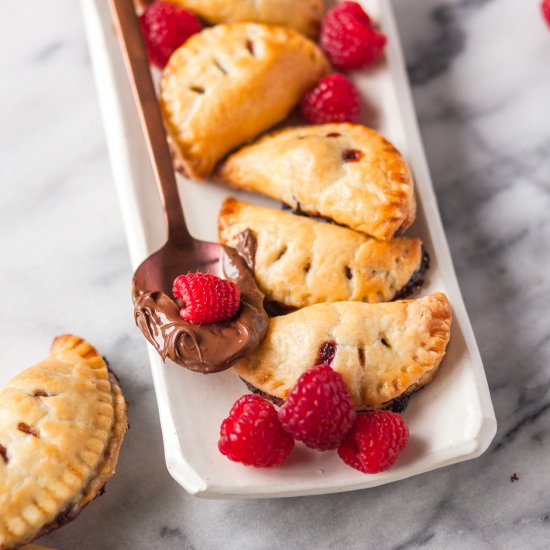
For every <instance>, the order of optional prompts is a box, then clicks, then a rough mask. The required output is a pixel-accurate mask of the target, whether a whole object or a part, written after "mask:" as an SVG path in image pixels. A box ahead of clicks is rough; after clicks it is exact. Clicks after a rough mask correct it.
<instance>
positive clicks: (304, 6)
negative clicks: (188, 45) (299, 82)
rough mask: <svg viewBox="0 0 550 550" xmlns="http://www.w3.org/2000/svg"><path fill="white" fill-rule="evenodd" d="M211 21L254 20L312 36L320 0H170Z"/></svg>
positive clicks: (320, 14)
mask: <svg viewBox="0 0 550 550" xmlns="http://www.w3.org/2000/svg"><path fill="white" fill-rule="evenodd" d="M170 1H171V2H173V3H174V4H179V5H180V6H182V7H183V8H186V9H188V10H191V11H193V12H195V13H196V14H198V15H200V16H201V17H202V18H203V19H206V20H207V21H209V22H210V23H233V22H237V21H253V22H256V23H268V24H271V25H281V26H282V27H288V28H289V29H294V30H295V31H298V32H301V33H302V34H305V35H307V36H309V37H311V38H316V37H317V35H318V33H319V26H320V22H321V18H322V17H323V0H298V1H296V0H170Z"/></svg>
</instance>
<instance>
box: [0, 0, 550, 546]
mask: <svg viewBox="0 0 550 550" xmlns="http://www.w3.org/2000/svg"><path fill="white" fill-rule="evenodd" d="M394 6H395V9H396V15H397V19H398V23H399V27H400V30H401V33H402V39H403V42H404V47H405V53H406V57H407V61H408V64H409V69H410V76H411V80H412V83H413V85H414V88H413V91H414V97H415V103H416V106H417V109H418V116H419V119H420V124H421V129H422V134H423V138H424V141H425V145H426V150H427V155H428V159H429V162H430V165H431V169H432V174H433V177H434V182H435V187H436V192H437V195H438V199H439V203H440V208H441V211H442V215H443V221H444V224H445V228H446V231H447V235H448V238H449V242H450V246H451V249H452V252H453V256H454V260H455V265H456V268H457V272H458V277H459V280H460V283H461V286H462V289H463V293H464V298H465V301H466V305H467V307H468V309H469V312H470V316H471V320H472V323H473V326H474V330H475V332H476V335H477V338H478V343H479V346H480V349H481V353H482V356H483V359H484V363H485V367H486V371H487V376H488V379H489V384H490V386H491V390H492V394H493V401H494V405H495V410H496V414H497V419H498V422H499V430H498V434H497V437H496V439H495V441H494V443H493V444H492V446H491V447H490V449H489V451H488V452H487V453H486V454H485V455H484V456H482V457H481V458H479V459H477V460H475V461H470V462H467V463H463V464H459V465H455V466H451V467H448V468H445V469H442V470H439V471H435V472H432V473H429V474H425V475H422V476H418V477H416V478H412V479H408V480H405V481H403V482H399V483H395V484H392V485H388V486H383V487H380V488H376V489H370V490H367V491H360V492H355V493H348V494H341V495H331V496H322V497H309V498H299V499H287V500H271V501H246V502H235V501H231V502H224V501H205V500H198V499H195V498H193V497H189V496H187V495H186V494H185V493H184V492H183V490H182V489H181V488H180V487H179V486H178V485H177V484H176V483H175V482H174V481H172V479H171V478H170V476H169V475H168V473H167V472H166V469H165V466H164V458H163V453H162V448H161V440H160V434H159V424H158V415H157V411H156V404H155V399H154V394H153V388H152V382H151V376H150V372H149V366H148V363H147V357H146V354H145V345H144V342H143V339H142V338H141V336H140V334H139V333H138V332H137V329H135V327H134V326H133V321H132V315H131V306H130V301H129V280H130V276H131V272H130V266H129V260H128V255H127V250H126V242H125V238H124V234H123V229H122V223H121V219H120V214H119V209H118V204H117V201H116V197H115V192H114V187H113V182H112V177H111V172H110V166H109V160H108V158H107V151H106V148H105V141H104V136H103V129H102V127H101V122H100V116H99V111H98V105H97V100H96V95H95V89H94V83H93V80H92V75H91V69H90V63H89V59H88V53H87V47H86V42H85V38H84V35H83V28H82V22H81V14H80V11H79V6H78V3H76V2H74V0H72V1H71V0H56V2H49V3H43V2H19V3H13V2H9V3H8V2H7V1H4V0H0V7H2V8H4V9H3V13H4V14H7V13H9V17H2V18H0V36H2V45H3V47H2V49H1V50H0V68H1V69H2V71H1V74H2V85H1V86H0V99H1V101H0V120H1V125H0V181H1V185H0V254H1V258H2V260H1V263H0V266H1V269H0V285H1V287H2V289H3V291H2V297H3V300H2V310H3V315H2V316H1V317H0V319H1V320H0V341H1V343H2V347H1V352H0V357H1V360H2V362H3V364H13V363H17V364H18V365H20V366H21V368H23V367H25V366H27V365H29V364H31V363H33V362H34V361H36V360H38V359H40V358H41V357H42V356H43V355H45V353H46V351H47V349H48V346H49V343H50V340H51V338H52V336H53V335H55V334H58V333H60V332H63V331H72V332H75V333H77V334H82V335H83V336H85V337H87V338H88V339H89V340H90V341H92V342H93V343H94V344H96V345H97V346H98V348H99V349H100V350H101V352H102V353H103V354H105V355H106V356H107V357H108V358H109V360H110V362H111V364H112V365H113V367H114V368H115V369H116V371H117V372H118V374H119V375H120V377H121V379H122V383H123V385H124V388H125V390H126V394H127V396H128V399H129V402H130V423H131V426H132V428H131V430H130V432H129V434H128V436H127V439H126V442H125V445H124V447H123V450H122V454H121V460H120V463H119V471H118V473H117V475H116V476H115V477H114V478H113V480H112V481H111V482H109V484H108V487H107V492H106V494H105V495H104V496H103V497H101V498H100V499H98V500H97V501H95V502H94V503H92V504H91V505H90V506H89V508H88V509H86V510H85V511H84V512H83V513H82V515H81V516H80V517H79V518H78V519H77V520H76V521H74V522H73V523H72V524H69V525H67V526H66V527H64V528H63V529H61V530H59V531H58V532H56V533H53V534H51V535H49V536H47V537H44V539H43V542H44V544H49V545H50V546H55V547H56V548H58V549H60V550H74V549H81V550H97V549H102V550H110V549H113V550H125V549H132V550H134V549H135V550H137V549H142V548H143V549H150V548H162V549H176V548H177V549H189V550H190V549H195V550H197V549H201V550H202V549H210V548H219V547H223V548H227V549H228V550H230V549H239V550H242V549H249V548H251V549H256V548H266V549H271V548H273V549H275V548H281V547H283V546H285V547H289V548H338V549H339V548H348V549H365V548H377V549H380V548H383V549H386V548H388V549H390V548H391V549H397V548H399V549H405V548H407V549H409V548H420V547H422V548H429V549H439V548H450V549H470V548H499V549H501V548H503V549H506V548H514V549H516V548H521V549H524V548H529V549H531V548H534V549H539V548H540V549H542V548H548V547H549V545H550V543H549V541H550V460H549V459H548V457H549V456H550V438H549V433H550V430H549V428H548V426H549V420H550V366H549V365H550V361H549V359H550V344H549V342H550V338H549V337H548V335H549V334H550V314H549V313H548V307H547V304H548V298H549V294H550V285H549V284H548V282H547V281H548V276H547V272H548V268H550V244H549V243H550V222H549V221H548V217H547V212H548V211H549V210H550V176H549V175H548V174H549V173H550V155H549V154H548V152H549V151H550V104H549V101H548V98H549V97H550V71H548V63H547V60H548V57H549V55H550V31H549V30H547V29H546V28H545V27H544V24H543V22H542V19H541V17H540V15H539V11H538V0H531V1H529V2H519V1H518V0H454V1H451V0H416V1H415V2H412V1H411V0H394ZM0 376H1V374H0ZM514 473H515V474H517V478H518V480H517V481H514V482H512V481H511V476H512V475H513V474H514ZM0 513H1V511H0Z"/></svg>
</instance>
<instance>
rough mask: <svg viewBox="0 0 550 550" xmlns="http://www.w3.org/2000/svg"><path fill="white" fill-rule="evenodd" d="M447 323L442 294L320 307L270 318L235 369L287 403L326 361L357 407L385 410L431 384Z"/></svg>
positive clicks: (442, 352) (442, 350)
mask: <svg viewBox="0 0 550 550" xmlns="http://www.w3.org/2000/svg"><path fill="white" fill-rule="evenodd" d="M450 327H451V306H450V304H449V301H448V299H447V297H446V296H445V295H444V294H441V293H435V294H432V295H430V296H427V297H425V298H421V299H419V300H405V301H401V302H390V303H386V304H363V303H361V302H336V303H333V304H317V305H314V306H310V307H307V308H304V309H301V310H298V311H296V312H294V313H290V314H288V315H284V316H282V317H275V318H273V319H271V320H270V326H269V329H268V332H267V335H266V337H265V339H264V341H263V343H262V345H261V346H260V347H259V348H258V349H257V350H256V351H255V352H254V353H252V354H251V355H249V356H247V357H245V358H243V359H241V360H239V361H238V362H237V363H236V365H235V366H234V367H233V368H234V369H235V371H236V372H237V374H239V376H241V377H242V378H243V379H244V380H245V382H247V383H248V384H250V385H251V386H253V387H254V388H256V389H257V390H259V391H261V392H263V393H265V394H267V395H268V396H272V397H275V398H278V399H283V400H284V399H285V398H286V396H287V394H288V393H289V392H290V390H292V388H293V386H294V385H295V383H296V381H297V380H298V378H299V377H300V375H301V374H303V373H304V372H305V371H306V370H307V369H309V368H311V367H312V366H314V365H316V364H319V363H330V364H331V366H332V368H333V369H334V370H335V371H337V372H339V373H340V374H341V375H342V376H343V378H344V380H345V382H346V384H347V387H348V389H349V391H350V394H351V396H352V400H353V403H354V406H355V408H356V409H358V410H363V409H378V408H384V407H387V406H389V405H391V403H392V401H394V400H395V399H397V398H401V397H404V396H406V395H408V394H410V393H412V392H414V391H416V390H418V389H419V388H421V387H422V386H424V385H426V384H427V383H428V382H430V381H431V379H432V378H433V377H434V375H435V374H436V372H437V369H438V367H439V364H440V363H441V360H442V359H443V356H444V355H445V349H446V347H447V343H448V341H449V336H450Z"/></svg>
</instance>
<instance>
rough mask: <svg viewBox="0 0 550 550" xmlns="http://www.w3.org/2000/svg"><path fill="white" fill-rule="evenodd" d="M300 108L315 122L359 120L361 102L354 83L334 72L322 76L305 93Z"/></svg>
mask: <svg viewBox="0 0 550 550" xmlns="http://www.w3.org/2000/svg"><path fill="white" fill-rule="evenodd" d="M300 109H301V111H302V114H303V116H304V117H305V118H306V119H307V120H308V121H309V122H313V123H314V124H325V123H329V122H357V120H358V118H359V113H360V111H361V102H360V98H359V92H358V91H357V89H356V88H355V86H354V85H353V83H352V82H350V81H349V80H348V79H347V78H346V77H345V76H342V75H341V74H337V73H334V74H331V75H329V76H325V77H324V78H322V79H321V80H320V81H319V83H318V84H317V86H315V88H313V90H310V91H309V92H307V93H306V94H305V95H304V97H303V98H302V102H301V103H300Z"/></svg>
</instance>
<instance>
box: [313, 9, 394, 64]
mask: <svg viewBox="0 0 550 550" xmlns="http://www.w3.org/2000/svg"><path fill="white" fill-rule="evenodd" d="M386 41H387V39H386V36H385V35H384V34H382V33H380V32H378V31H377V30H376V29H375V28H374V27H373V26H372V24H371V21H370V19H369V16H368V15H367V14H366V13H365V12H364V11H363V9H362V8H361V6H360V5H359V4H357V3H356V2H340V3H338V4H336V5H335V6H334V7H333V8H332V9H330V10H329V11H328V12H327V14H326V15H325V17H324V18H323V23H322V27H321V48H322V49H323V50H324V52H325V53H326V54H327V56H328V58H329V59H330V61H331V62H332V64H333V65H334V67H336V68H337V69H339V70H341V71H352V70H354V69H360V68H362V67H366V66H367V65H370V64H371V63H374V62H375V61H376V60H377V59H378V58H379V57H380V56H381V55H382V52H383V51H384V46H385V45H386Z"/></svg>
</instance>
